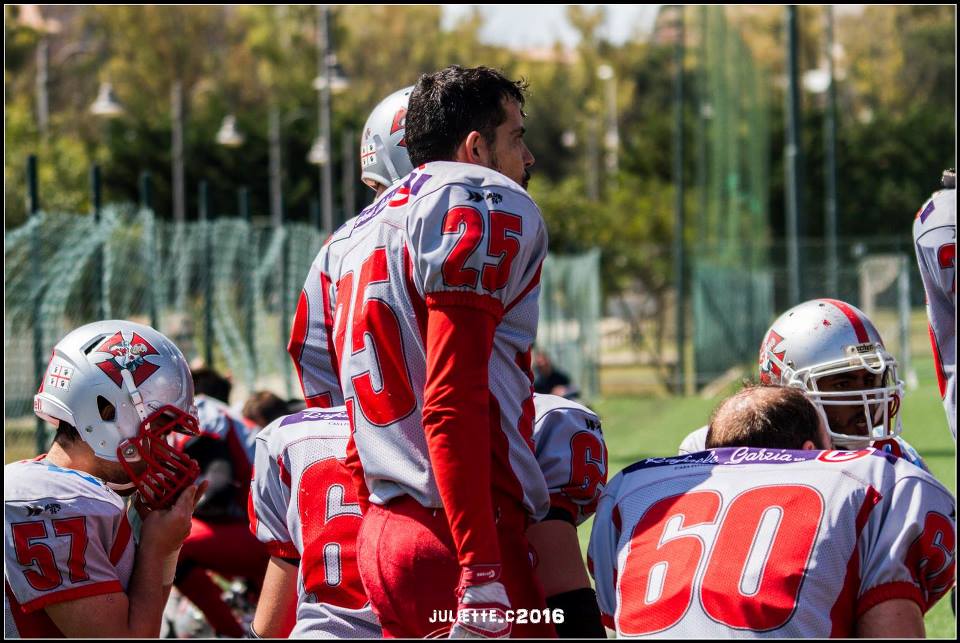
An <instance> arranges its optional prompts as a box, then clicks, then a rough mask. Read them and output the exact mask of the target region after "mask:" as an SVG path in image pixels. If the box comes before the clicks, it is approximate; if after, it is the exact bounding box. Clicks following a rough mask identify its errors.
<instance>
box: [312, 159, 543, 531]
mask: <svg viewBox="0 0 960 643" xmlns="http://www.w3.org/2000/svg"><path fill="white" fill-rule="evenodd" d="M343 232H344V237H345V238H344V239H343V241H342V243H343V246H344V247H343V249H342V250H339V254H340V261H339V262H337V264H336V265H335V266H333V268H334V270H335V273H336V274H331V278H333V279H334V280H335V281H336V283H337V286H336V289H337V300H336V312H335V337H334V346H335V353H336V355H337V356H338V358H339V364H340V382H341V385H342V388H343V394H344V398H345V400H346V405H347V410H348V412H349V413H351V419H352V425H353V428H354V437H353V439H354V442H355V444H356V448H357V451H358V452H359V458H360V462H361V464H362V467H363V474H364V479H365V482H366V488H367V490H368V491H369V493H370V502H372V503H374V504H380V505H382V504H385V503H386V502H388V501H389V500H391V499H392V498H395V497H397V496H400V495H409V496H412V497H413V498H414V499H415V500H416V501H417V502H418V503H419V504H421V505H422V506H425V507H437V508H439V507H442V506H443V503H442V502H441V498H440V495H441V492H440V490H439V489H438V484H437V479H436V476H435V473H436V472H434V471H433V470H432V467H431V463H430V453H429V443H430V440H431V437H430V435H431V434H432V433H434V431H435V430H436V429H437V428H439V429H443V428H444V423H443V422H442V420H434V419H433V418H434V416H435V415H436V409H434V408H424V397H425V396H426V395H429V394H430V393H438V391H436V390H435V389H436V388H437V387H438V385H439V384H441V382H436V381H434V382H428V381H427V364H426V359H425V358H426V355H425V353H426V352H427V351H428V350H430V351H435V352H440V351H441V350H446V351H448V352H449V353H451V354H452V353H455V352H457V351H458V350H459V349H461V348H467V347H466V346H446V345H444V344H443V340H444V338H445V337H446V335H448V334H449V331H450V329H449V328H446V327H444V326H443V325H442V324H441V323H437V324H436V325H435V327H434V328H428V324H427V321H428V320H427V316H428V311H432V310H435V309H440V308H445V307H446V308H461V309H469V310H470V311H473V313H474V314H473V316H474V317H475V318H477V320H478V321H477V326H476V327H477V332H478V334H479V332H480V330H481V329H483V328H484V327H483V326H482V325H481V322H480V319H481V318H486V317H489V318H492V319H493V320H494V322H495V328H496V329H495V334H494V339H493V353H492V356H491V358H490V362H489V383H488V389H489V390H487V391H483V392H482V393H483V394H484V398H485V399H484V402H485V403H489V405H490V409H491V412H492V413H495V416H494V417H492V418H491V424H492V425H494V426H491V427H484V428H490V429H491V447H492V450H493V453H494V457H493V472H492V475H491V478H492V480H493V484H494V485H495V486H496V487H497V489H498V491H500V493H501V494H502V495H504V496H506V497H509V498H512V499H514V500H516V502H518V503H521V504H522V505H523V507H524V509H525V510H526V511H527V512H528V513H529V514H530V515H531V516H535V517H539V516H542V515H543V514H544V513H545V512H546V509H547V493H546V487H545V485H544V483H543V476H542V475H541V474H540V471H539V468H538V467H537V464H536V458H535V457H534V454H533V449H532V448H531V443H530V440H531V435H532V430H533V403H532V400H531V393H530V366H529V359H530V358H529V350H530V346H531V345H532V344H533V341H534V339H535V334H536V328H537V316H538V311H539V309H538V304H537V296H538V294H539V278H540V265H541V263H542V261H543V259H544V257H545V256H546V246H547V237H546V230H545V228H544V224H543V219H542V217H541V215H540V211H539V210H538V209H537V207H536V205H535V204H534V203H533V201H532V200H531V199H530V197H529V196H528V195H527V193H526V191H524V190H523V189H522V188H520V186H518V185H517V184H516V183H514V182H513V181H511V180H510V179H508V178H507V177H505V176H503V175H502V174H500V173H499V172H496V171H494V170H490V169H488V168H485V167H481V166H479V165H471V164H465V163H450V162H435V163H428V164H426V165H424V166H422V167H421V168H418V169H416V170H415V171H414V172H413V173H411V174H410V175H408V177H407V178H406V180H405V181H404V182H403V183H402V184H399V185H398V186H396V187H394V188H393V189H392V190H389V191H387V192H386V193H384V194H383V195H382V196H381V197H380V198H379V199H378V200H377V201H376V202H375V203H374V204H373V205H371V206H370V207H369V208H367V209H366V210H364V211H363V212H362V213H361V214H360V215H359V216H358V217H356V219H355V220H354V222H353V225H352V226H350V227H349V228H348V229H346V230H344V231H343ZM472 339H473V340H474V341H479V339H480V338H479V337H476V336H475V337H473V338H472ZM438 370H439V372H438V373H437V375H438V376H440V375H442V376H443V382H442V384H445V385H448V386H454V387H458V388H461V389H463V390H464V391H469V390H470V389H473V388H475V383H474V382H464V381H460V380H459V379H458V378H457V373H456V372H449V371H448V370H444V369H438ZM441 392H442V391H441ZM422 414H423V415H424V416H425V417H424V419H423V420H422V421H421V415H422ZM425 428H426V431H425ZM467 437H468V438H469V436H467ZM441 475H443V474H442V473H441Z"/></svg>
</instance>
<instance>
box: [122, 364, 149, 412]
mask: <svg viewBox="0 0 960 643" xmlns="http://www.w3.org/2000/svg"><path fill="white" fill-rule="evenodd" d="M120 377H121V378H122V379H123V384H124V386H125V387H126V389H127V393H129V394H130V399H131V400H133V408H135V409H136V410H137V415H139V416H140V421H141V422H143V421H144V420H146V419H147V407H146V405H145V404H144V403H143V396H142V395H140V391H138V390H137V384H136V383H135V382H134V381H133V374H132V373H131V372H130V371H128V370H127V369H125V368H122V369H120Z"/></svg>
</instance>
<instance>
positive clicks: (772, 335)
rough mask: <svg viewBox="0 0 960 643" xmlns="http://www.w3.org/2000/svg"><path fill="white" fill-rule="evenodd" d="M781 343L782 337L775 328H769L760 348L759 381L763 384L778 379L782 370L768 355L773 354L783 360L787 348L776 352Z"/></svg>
mask: <svg viewBox="0 0 960 643" xmlns="http://www.w3.org/2000/svg"><path fill="white" fill-rule="evenodd" d="M781 343H783V337H781V336H780V334H779V333H777V331H775V330H771V331H770V332H769V333H768V334H767V338H766V339H765V340H764V341H763V348H762V349H761V350H760V382H761V383H763V384H772V383H774V382H775V381H780V377H781V376H782V374H783V372H782V371H781V370H780V365H779V364H777V363H776V362H774V361H773V360H772V359H770V356H771V355H773V357H776V358H777V359H778V360H779V361H781V362H782V361H783V358H784V357H786V355H787V350H786V349H783V350H782V351H780V352H777V349H778V348H780V344H781Z"/></svg>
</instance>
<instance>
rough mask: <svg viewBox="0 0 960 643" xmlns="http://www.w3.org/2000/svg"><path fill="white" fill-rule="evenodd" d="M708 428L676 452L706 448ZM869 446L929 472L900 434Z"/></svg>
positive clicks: (688, 451)
mask: <svg viewBox="0 0 960 643" xmlns="http://www.w3.org/2000/svg"><path fill="white" fill-rule="evenodd" d="M709 429H710V427H708V426H701V427H700V428H699V429H697V430H695V431H691V432H690V434H689V435H687V437H685V438H684V439H683V442H681V443H680V448H679V449H678V450H677V453H679V454H680V455H686V454H688V453H696V452H698V451H703V450H705V449H706V448H707V431H708V430H709ZM870 446H872V447H873V448H874V449H877V450H879V451H883V452H884V453H889V454H891V455H894V456H896V457H898V458H903V459H904V460H906V461H907V462H910V463H911V464H915V465H916V466H918V467H920V468H921V469H923V470H924V471H926V472H927V473H930V469H929V468H928V467H927V463H926V462H924V461H923V458H922V457H921V456H920V453H919V452H918V451H917V450H916V449H914V448H913V445H912V444H910V443H909V442H907V441H906V440H904V439H903V437H902V436H899V435H898V436H897V437H895V438H890V439H887V440H875V441H874V442H873V444H871V445H870Z"/></svg>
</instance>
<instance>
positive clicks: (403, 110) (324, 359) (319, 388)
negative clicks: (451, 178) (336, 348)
mask: <svg viewBox="0 0 960 643" xmlns="http://www.w3.org/2000/svg"><path fill="white" fill-rule="evenodd" d="M412 91H413V87H405V88H404V89H401V90H398V91H396V92H394V93H392V94H390V95H389V96H387V97H386V98H384V99H383V100H382V101H380V103H379V104H378V105H377V106H376V107H375V108H374V109H373V111H372V112H370V116H368V117H367V122H366V123H364V125H363V136H362V137H361V142H360V178H361V180H363V182H364V183H365V184H366V185H367V186H368V187H369V188H370V189H372V190H373V191H374V193H375V198H379V197H380V195H381V194H383V192H384V191H385V190H386V189H387V188H388V187H390V186H391V185H392V184H393V183H395V182H396V181H398V180H399V179H400V178H401V177H403V176H406V175H407V174H408V173H409V172H410V171H411V170H412V169H413V166H412V165H411V164H410V156H409V155H408V154H407V147H406V145H407V144H406V141H405V140H404V135H405V133H406V117H407V103H408V102H409V100H410V92H412ZM355 221H356V217H353V218H352V219H349V220H348V221H347V222H346V223H344V224H343V225H342V226H340V228H339V229H338V230H337V231H336V232H334V233H333V234H332V235H330V238H329V239H327V241H326V242H325V243H324V244H323V247H322V248H321V249H320V252H318V253H317V257H316V258H315V259H314V260H313V265H311V266H310V272H309V274H308V275H307V279H306V282H305V283H304V284H303V291H302V292H301V293H300V300H299V302H298V303H297V313H296V317H295V319H294V323H293V332H292V333H291V335H290V343H289V344H288V345H287V351H288V352H289V353H290V357H291V358H292V359H293V364H294V366H295V367H296V369H297V376H298V377H299V379H300V386H301V388H302V389H303V399H304V400H305V401H306V403H307V406H308V407H315V406H319V407H324V408H328V407H331V406H341V405H343V392H342V391H341V390H340V379H339V375H338V367H337V360H336V358H335V357H334V356H333V315H334V311H335V309H336V288H335V285H336V284H335V283H334V281H333V280H332V279H331V278H330V274H331V271H332V266H335V265H337V264H338V263H339V257H338V252H339V250H340V249H341V248H342V247H343V246H344V245H345V242H346V241H347V240H348V239H349V238H350V233H351V232H352V230H353V225H354V223H355Z"/></svg>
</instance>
